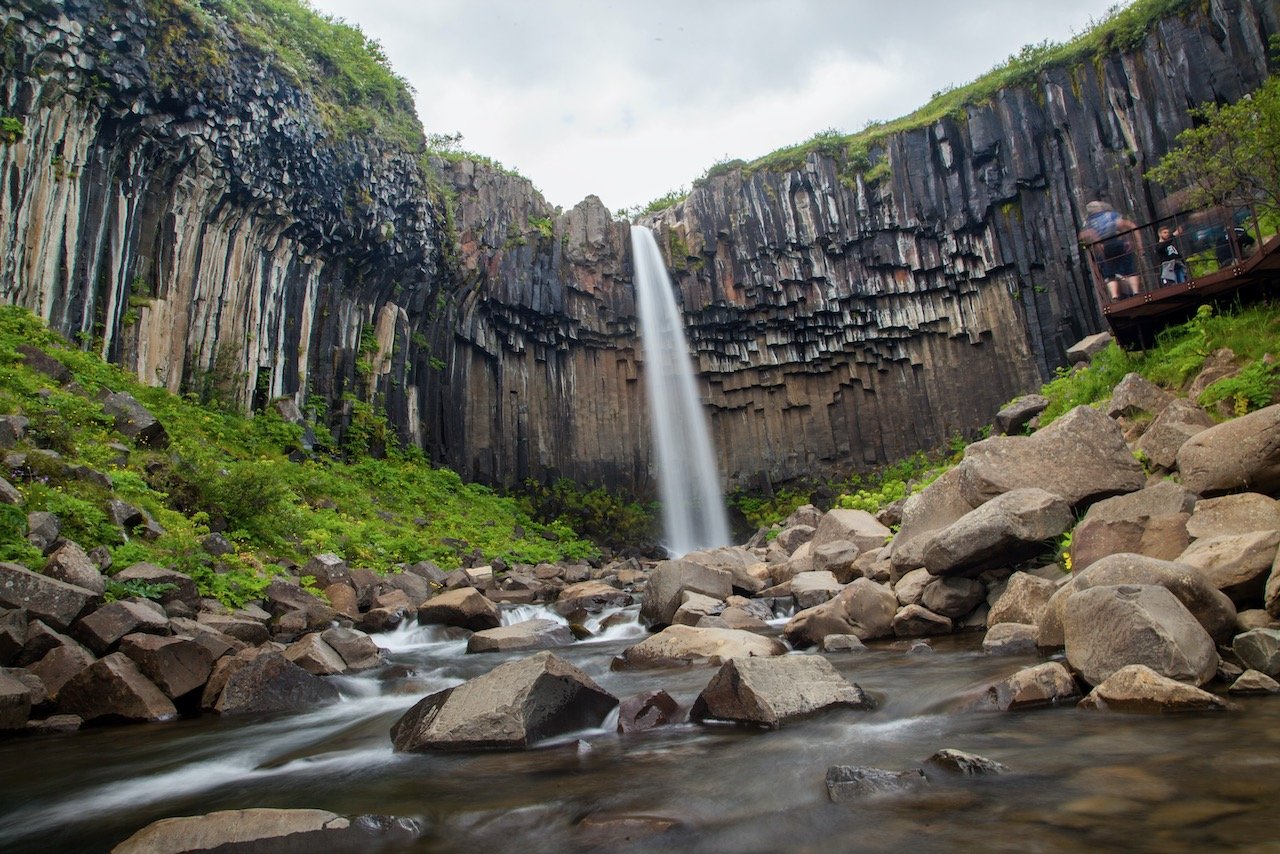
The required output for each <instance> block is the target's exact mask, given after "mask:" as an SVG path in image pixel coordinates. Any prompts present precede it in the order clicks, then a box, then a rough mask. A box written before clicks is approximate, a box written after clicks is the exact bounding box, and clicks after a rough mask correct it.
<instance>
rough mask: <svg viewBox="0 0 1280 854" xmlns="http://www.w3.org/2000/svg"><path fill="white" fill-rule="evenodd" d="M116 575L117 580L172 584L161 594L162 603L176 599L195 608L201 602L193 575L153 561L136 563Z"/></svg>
mask: <svg viewBox="0 0 1280 854" xmlns="http://www.w3.org/2000/svg"><path fill="white" fill-rule="evenodd" d="M114 577H115V580H116V581H141V582H144V583H146V584H168V585H172V586H171V587H170V589H168V590H166V591H164V592H163V593H161V594H160V598H159V601H160V602H162V603H168V602H173V601H175V600H176V601H178V602H185V603H186V604H187V605H190V606H191V607H193V608H195V607H198V606H199V604H200V593H199V591H198V590H197V589H196V583H195V580H194V579H192V578H191V576H189V575H186V574H184V573H181V572H178V571H177V570H175V569H168V568H166V567H163V566H156V565H155V564H153V563H135V564H132V565H131V566H128V567H125V568H124V569H122V570H120V571H119V572H117V573H116V574H115V576H114Z"/></svg>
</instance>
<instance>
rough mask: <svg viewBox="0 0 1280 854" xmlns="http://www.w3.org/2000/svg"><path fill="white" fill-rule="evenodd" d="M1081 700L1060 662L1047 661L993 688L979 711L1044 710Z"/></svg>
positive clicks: (1067, 672)
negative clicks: (1043, 707) (1042, 707)
mask: <svg viewBox="0 0 1280 854" xmlns="http://www.w3.org/2000/svg"><path fill="white" fill-rule="evenodd" d="M1079 696H1080V689H1079V688H1078V687H1077V686H1076V681H1075V679H1073V678H1072V677H1071V673H1070V672H1069V671H1068V670H1067V668H1066V667H1064V666H1063V665H1062V664H1061V663H1060V662H1057V661H1046V662H1045V663H1043V664H1037V665H1036V666H1034V667H1027V668H1024V669H1022V670H1019V671H1018V672H1017V673H1014V674H1013V675H1012V676H1010V677H1009V678H1007V679H1003V680H1001V681H999V682H997V683H995V684H994V685H991V686H989V687H988V688H987V689H986V691H985V692H984V693H983V695H982V697H981V699H980V700H979V702H978V703H977V707H978V708H979V709H986V710H993V711H1000V712H1008V711H1015V710H1018V709H1031V708H1037V707H1040V706H1056V705H1058V704H1060V703H1064V702H1066V701H1068V700H1074V699H1076V698H1077V697H1079Z"/></svg>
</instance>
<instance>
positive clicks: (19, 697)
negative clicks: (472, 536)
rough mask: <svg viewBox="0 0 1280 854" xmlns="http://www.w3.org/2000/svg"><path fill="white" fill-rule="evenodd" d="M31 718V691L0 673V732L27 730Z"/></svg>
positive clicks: (16, 680) (5, 674)
mask: <svg viewBox="0 0 1280 854" xmlns="http://www.w3.org/2000/svg"><path fill="white" fill-rule="evenodd" d="M30 716H31V689H30V688H28V687H27V686H26V685H24V684H23V683H22V682H21V681H20V680H18V679H16V678H14V677H13V676H10V675H9V674H7V673H0V731H4V730H17V729H25V728H26V726H27V718H29V717H30Z"/></svg>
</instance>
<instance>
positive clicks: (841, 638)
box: [821, 635, 867, 652]
mask: <svg viewBox="0 0 1280 854" xmlns="http://www.w3.org/2000/svg"><path fill="white" fill-rule="evenodd" d="M821 646H822V651H823V652H864V651H865V650H866V648H867V645H866V644H864V643H863V642H862V641H861V640H860V639H859V638H858V636H857V635H827V636H826V637H824V638H823V639H822V644H821Z"/></svg>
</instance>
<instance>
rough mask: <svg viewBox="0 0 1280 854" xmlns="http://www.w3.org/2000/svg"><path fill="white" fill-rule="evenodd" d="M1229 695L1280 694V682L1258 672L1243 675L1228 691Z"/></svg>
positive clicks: (1253, 671)
mask: <svg viewBox="0 0 1280 854" xmlns="http://www.w3.org/2000/svg"><path fill="white" fill-rule="evenodd" d="M1227 693H1228V694H1254V695H1258V694H1280V682H1277V681H1276V680H1274V679H1272V678H1271V677H1270V676H1268V675H1267V674H1265V673H1262V672H1261V671H1258V670H1246V671H1245V672H1244V673H1241V674H1240V675H1239V676H1238V677H1236V680H1235V681H1234V682H1232V683H1231V687H1230V688H1228V689H1227Z"/></svg>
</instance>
